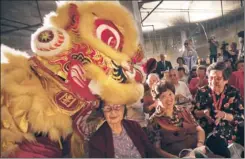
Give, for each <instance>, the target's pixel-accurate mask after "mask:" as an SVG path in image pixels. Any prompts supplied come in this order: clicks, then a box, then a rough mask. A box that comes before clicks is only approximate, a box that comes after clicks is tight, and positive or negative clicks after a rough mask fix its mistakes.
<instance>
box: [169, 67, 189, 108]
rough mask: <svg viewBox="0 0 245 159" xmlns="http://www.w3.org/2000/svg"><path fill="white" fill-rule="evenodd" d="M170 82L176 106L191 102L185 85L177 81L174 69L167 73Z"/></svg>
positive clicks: (177, 77) (176, 73)
mask: <svg viewBox="0 0 245 159" xmlns="http://www.w3.org/2000/svg"><path fill="white" fill-rule="evenodd" d="M169 78H170V82H171V83H172V84H173V85H174V87H175V100H176V102H177V104H179V105H180V104H181V105H182V104H185V103H189V102H190V101H191V100H192V95H191V93H190V90H189V88H188V87H187V85H186V84H185V83H184V82H182V81H180V80H179V76H178V72H177V70H175V69H172V70H170V71H169Z"/></svg>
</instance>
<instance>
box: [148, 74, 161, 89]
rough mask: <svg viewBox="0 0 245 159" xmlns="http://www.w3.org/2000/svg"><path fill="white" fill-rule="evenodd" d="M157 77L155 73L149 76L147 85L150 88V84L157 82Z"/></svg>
mask: <svg viewBox="0 0 245 159" xmlns="http://www.w3.org/2000/svg"><path fill="white" fill-rule="evenodd" d="M159 80H160V79H159V78H158V76H156V75H151V76H150V77H149V87H150V88H152V86H153V85H154V84H155V83H157V82H159Z"/></svg>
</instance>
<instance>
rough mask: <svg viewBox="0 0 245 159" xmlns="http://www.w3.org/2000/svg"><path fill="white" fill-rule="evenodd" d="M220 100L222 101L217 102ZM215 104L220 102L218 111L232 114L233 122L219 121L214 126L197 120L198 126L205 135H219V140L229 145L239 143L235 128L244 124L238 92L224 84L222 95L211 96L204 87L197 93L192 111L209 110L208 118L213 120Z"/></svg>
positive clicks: (205, 120) (210, 91)
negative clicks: (223, 139) (225, 141)
mask: <svg viewBox="0 0 245 159" xmlns="http://www.w3.org/2000/svg"><path fill="white" fill-rule="evenodd" d="M214 96H215V97H214ZM215 99H216V101H215ZM220 99H221V100H222V101H219V100H220ZM215 102H216V103H220V102H221V103H220V106H221V107H220V108H219V110H220V111H224V112H225V113H229V114H232V115H233V121H227V120H223V119H221V120H220V122H219V124H218V125H215V124H214V123H211V122H209V121H208V120H207V119H206V118H201V119H199V120H198V122H199V124H200V126H202V128H203V129H204V130H205V133H206V135H208V134H209V133H210V132H212V133H213V134H214V135H219V136H220V137H221V138H225V139H226V140H227V141H228V142H229V143H230V142H232V141H235V142H237V141H239V137H238V135H237V133H238V128H237V126H238V124H240V123H242V122H244V106H243V101H242V100H241V97H240V93H239V91H238V90H237V89H236V88H234V87H232V86H230V85H228V84H226V85H225V88H224V91H223V93H221V94H220V95H216V94H212V90H211V88H209V87H208V86H204V87H202V88H200V89H199V90H198V91H197V94H196V97H195V106H194V111H195V110H204V109H209V110H210V116H211V117H212V119H213V120H215V112H214V111H215V110H216V109H215V104H214V103H215Z"/></svg>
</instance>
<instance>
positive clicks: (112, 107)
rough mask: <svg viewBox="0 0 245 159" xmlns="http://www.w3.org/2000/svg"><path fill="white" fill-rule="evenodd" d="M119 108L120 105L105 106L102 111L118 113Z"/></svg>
mask: <svg viewBox="0 0 245 159" xmlns="http://www.w3.org/2000/svg"><path fill="white" fill-rule="evenodd" d="M121 108H122V105H106V106H104V108H102V110H103V111H104V112H111V111H112V110H115V111H120V110H121Z"/></svg>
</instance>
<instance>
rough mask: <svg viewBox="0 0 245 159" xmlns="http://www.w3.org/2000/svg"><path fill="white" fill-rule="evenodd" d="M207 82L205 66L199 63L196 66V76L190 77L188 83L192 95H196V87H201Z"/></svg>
mask: <svg viewBox="0 0 245 159" xmlns="http://www.w3.org/2000/svg"><path fill="white" fill-rule="evenodd" d="M207 84H208V80H207V78H206V67H205V66H202V65H200V66H199V67H198V68H197V77H196V78H192V79H191V81H190V84H189V89H190V92H191V94H192V96H193V97H194V96H195V95H196V92H197V89H198V88H201V87H203V86H205V85H207Z"/></svg>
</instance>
